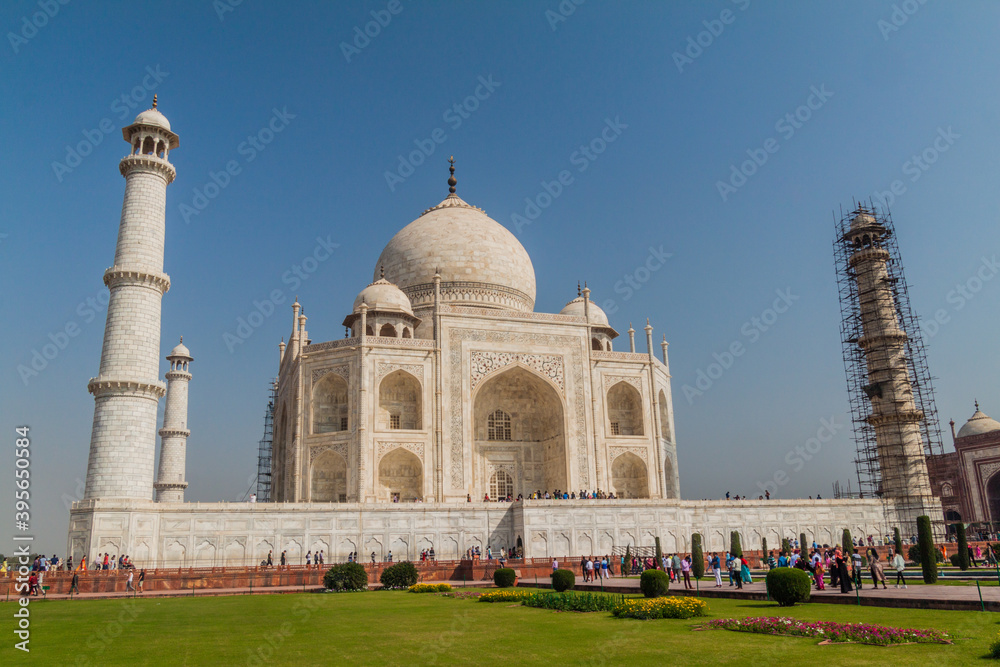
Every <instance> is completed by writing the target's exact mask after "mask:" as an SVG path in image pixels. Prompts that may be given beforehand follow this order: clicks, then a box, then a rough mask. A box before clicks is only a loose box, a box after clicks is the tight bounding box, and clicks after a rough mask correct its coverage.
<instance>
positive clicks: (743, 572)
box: [740, 556, 753, 584]
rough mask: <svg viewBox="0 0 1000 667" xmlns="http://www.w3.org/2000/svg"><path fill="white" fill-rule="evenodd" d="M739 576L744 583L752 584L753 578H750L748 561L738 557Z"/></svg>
mask: <svg viewBox="0 0 1000 667" xmlns="http://www.w3.org/2000/svg"><path fill="white" fill-rule="evenodd" d="M740 576H741V577H742V579H743V582H744V583H747V584H752V583H753V577H751V576H750V561H748V560H747V559H746V558H744V557H743V556H740Z"/></svg>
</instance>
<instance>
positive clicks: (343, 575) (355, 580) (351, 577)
mask: <svg viewBox="0 0 1000 667" xmlns="http://www.w3.org/2000/svg"><path fill="white" fill-rule="evenodd" d="M323 585H324V586H326V588H327V589H329V590H331V591H364V590H367V589H368V573H367V572H366V571H365V568H364V567H363V566H362V565H361V564H359V563H341V564H340V565H334V566H333V567H331V568H330V569H329V570H327V571H326V574H324V575H323Z"/></svg>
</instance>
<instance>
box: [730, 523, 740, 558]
mask: <svg viewBox="0 0 1000 667" xmlns="http://www.w3.org/2000/svg"><path fill="white" fill-rule="evenodd" d="M729 553H731V554H732V555H733V556H735V557H736V558H739V557H740V556H742V555H743V546H742V545H741V544H740V534H739V532H738V531H735V530H734V531H733V532H731V533H729Z"/></svg>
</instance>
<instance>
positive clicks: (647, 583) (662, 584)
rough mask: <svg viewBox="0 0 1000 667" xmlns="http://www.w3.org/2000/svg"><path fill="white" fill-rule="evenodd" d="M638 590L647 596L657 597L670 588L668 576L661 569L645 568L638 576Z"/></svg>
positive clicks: (664, 593)
mask: <svg viewBox="0 0 1000 667" xmlns="http://www.w3.org/2000/svg"><path fill="white" fill-rule="evenodd" d="M639 590H641V591H642V594H643V595H645V596H646V597H648V598H658V597H660V596H661V595H666V594H667V591H669V590H670V577H668V576H667V573H666V572H663V571H661V570H646V571H645V572H643V573H642V576H641V577H639Z"/></svg>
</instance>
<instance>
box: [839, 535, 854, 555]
mask: <svg viewBox="0 0 1000 667" xmlns="http://www.w3.org/2000/svg"><path fill="white" fill-rule="evenodd" d="M840 545H841V546H842V547H843V548H844V556H845V557H847V558H850V557H851V554H852V553H854V540H852V539H851V531H850V529H848V528H845V529H844V539H842V540H841V541H840Z"/></svg>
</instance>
